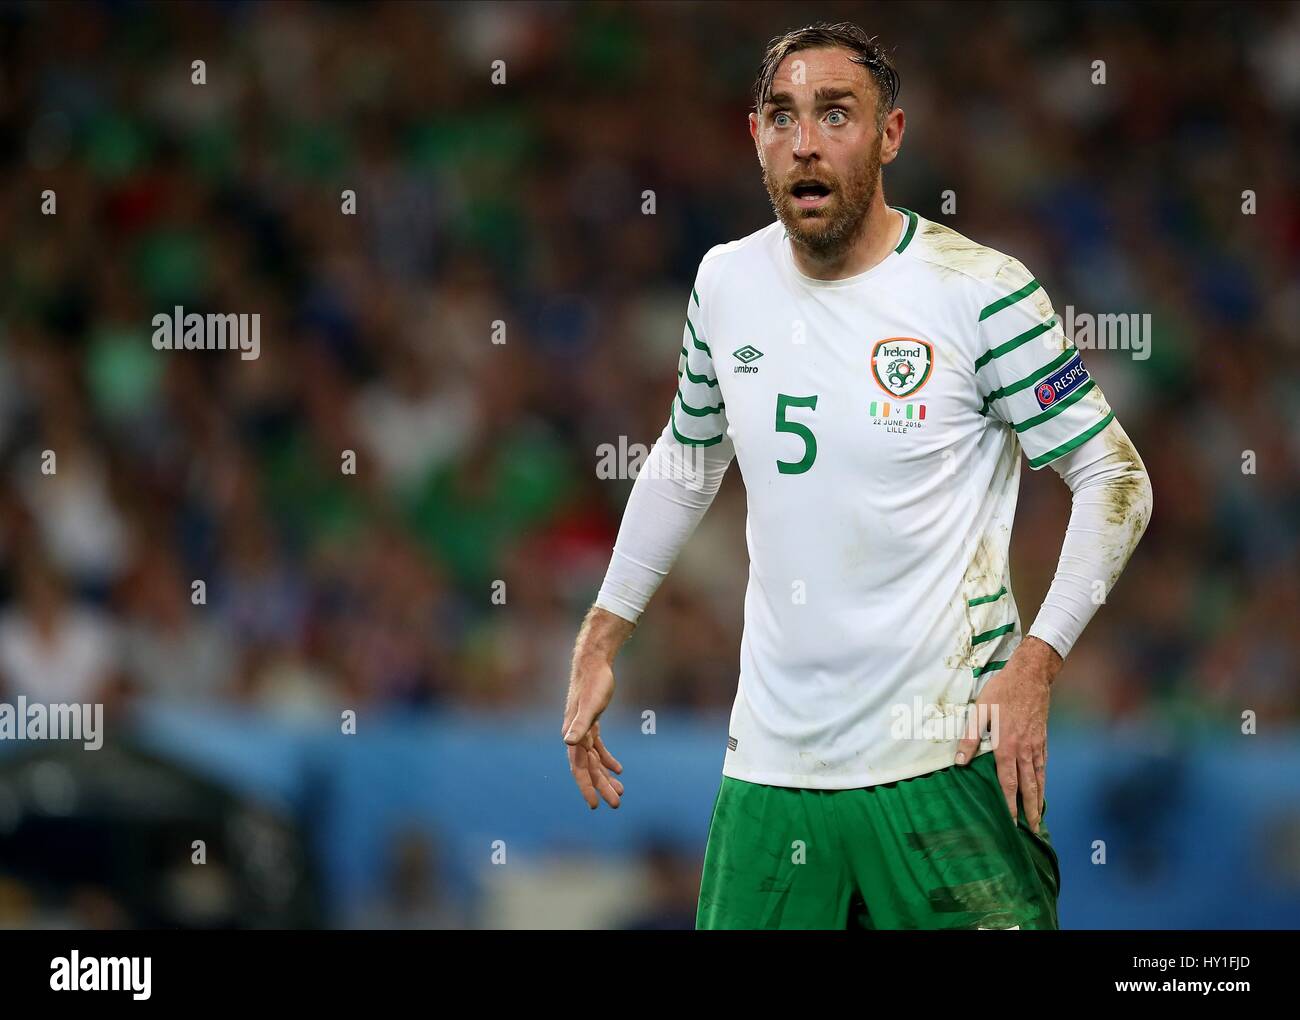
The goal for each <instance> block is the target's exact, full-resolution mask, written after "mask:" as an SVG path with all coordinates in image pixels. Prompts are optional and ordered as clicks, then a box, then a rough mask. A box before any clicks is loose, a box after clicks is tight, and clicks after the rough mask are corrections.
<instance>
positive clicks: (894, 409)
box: [871, 400, 925, 421]
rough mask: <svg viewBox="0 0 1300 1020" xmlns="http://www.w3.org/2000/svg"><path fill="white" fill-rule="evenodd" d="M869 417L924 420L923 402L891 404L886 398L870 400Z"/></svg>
mask: <svg viewBox="0 0 1300 1020" xmlns="http://www.w3.org/2000/svg"><path fill="white" fill-rule="evenodd" d="M871 417H873V418H889V417H894V418H903V419H905V420H908V421H910V420H912V419H913V418H915V419H916V420H918V421H925V405H924V404H891V403H890V402H889V401H888V400H873V401H872V402H871Z"/></svg>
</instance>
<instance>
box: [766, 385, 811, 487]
mask: <svg viewBox="0 0 1300 1020" xmlns="http://www.w3.org/2000/svg"><path fill="white" fill-rule="evenodd" d="M791 407H806V408H808V409H809V410H812V411H815V410H817V396H816V394H814V395H813V396H811V397H792V396H790V395H789V394H788V393H778V394H777V395H776V430H777V431H778V432H792V433H794V434H795V435H796V436H798V437H799V438H800V439H802V440H803V443H804V452H803V459H802V460H796V461H785V460H778V461H777V462H776V469H777V470H778V471H780V472H781V474H783V475H801V474H803V473H804V472H805V471H807V470H808V469H809V468H811V467H812V466H813V461H815V460H816V459H817V437H816V436H814V435H813V432H812V429H810V428H809V427H808V426H807V425H804V424H803V423H801V422H797V421H787V420H786V416H785V412H786V411H787V410H788V409H789V408H791Z"/></svg>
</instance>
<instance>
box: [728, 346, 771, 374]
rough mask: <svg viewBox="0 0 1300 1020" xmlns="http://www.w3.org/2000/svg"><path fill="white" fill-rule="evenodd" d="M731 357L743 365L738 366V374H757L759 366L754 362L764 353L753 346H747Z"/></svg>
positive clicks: (736, 351) (734, 352) (732, 353)
mask: <svg viewBox="0 0 1300 1020" xmlns="http://www.w3.org/2000/svg"><path fill="white" fill-rule="evenodd" d="M731 356H732V357H733V358H735V359H736V360H737V361H739V362H741V364H739V365H737V366H736V372H737V373H739V372H757V371H758V366H757V365H755V364H754V362H755V361H757V360H758V359H759V358H761V357H762V356H763V352H762V351H760V350H759V349H758V348H757V347H755V346H754V345H753V344H745V346H744V347H741V348H740V349H739V350H735V351H732V352H731Z"/></svg>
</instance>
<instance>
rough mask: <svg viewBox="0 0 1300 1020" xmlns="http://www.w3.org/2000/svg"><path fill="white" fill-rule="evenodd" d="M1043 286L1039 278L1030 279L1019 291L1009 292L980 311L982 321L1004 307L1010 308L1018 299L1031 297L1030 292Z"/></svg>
mask: <svg viewBox="0 0 1300 1020" xmlns="http://www.w3.org/2000/svg"><path fill="white" fill-rule="evenodd" d="M1041 286H1042V284H1041V283H1039V282H1038V281H1037V280H1030V281H1029V282H1028V283H1027V284H1025V285H1024V286H1023V287H1021V288H1020V289H1019V290H1018V291H1015V292H1014V293H1011V294H1008V295H1007V296H1006V297H1004V298H998V299H997V300H996V301H994V302H993V304H991V305H989V306H988V307H987V308H985V309H984V311H982V312H980V322H983V321H984V320H985V319H987V318H988V317H989V316H990V315H997V314H998V312H1000V311H1002V309H1004V308H1009V307H1010V306H1011V305H1014V304H1015V303H1016V302H1017V301H1020V300H1021V299H1023V298H1027V297H1029V295H1030V294H1032V293H1033V292H1034V291H1036V290H1037V289H1038V288H1039V287H1041Z"/></svg>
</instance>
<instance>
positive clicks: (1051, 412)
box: [1011, 379, 1097, 432]
mask: <svg viewBox="0 0 1300 1020" xmlns="http://www.w3.org/2000/svg"><path fill="white" fill-rule="evenodd" d="M1096 385H1097V383H1096V381H1095V380H1093V379H1089V380H1088V381H1087V382H1086V383H1084V384H1083V385H1082V386H1080V387H1079V388H1078V389H1077V390H1075V391H1074V392H1073V393H1071V394H1070V395H1069V396H1068V397H1064V398H1063V399H1061V400H1058V401H1057V402H1056V403H1055V404H1053V405H1052V406H1051V407H1049V408H1048V409H1047V410H1046V411H1044V412H1043V413H1042V414H1036V415H1034V416H1033V417H1032V418H1026V419H1025V420H1024V421H1022V422H1020V424H1018V425H1012V426H1011V427H1012V428H1013V429H1015V431H1017V432H1026V431H1028V430H1029V429H1032V428H1033V427H1034V426H1036V425H1041V424H1043V422H1045V421H1050V420H1051V419H1053V418H1055V417H1056V416H1057V415H1058V414H1060V413H1061V412H1062V411H1064V410H1065V409H1066V408H1067V407H1069V406H1071V405H1072V404H1077V403H1078V402H1079V401H1080V400H1081V399H1083V395H1084V394H1085V393H1087V392H1088V391H1089V390H1090V389H1092V388H1093V387H1094V386H1096Z"/></svg>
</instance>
